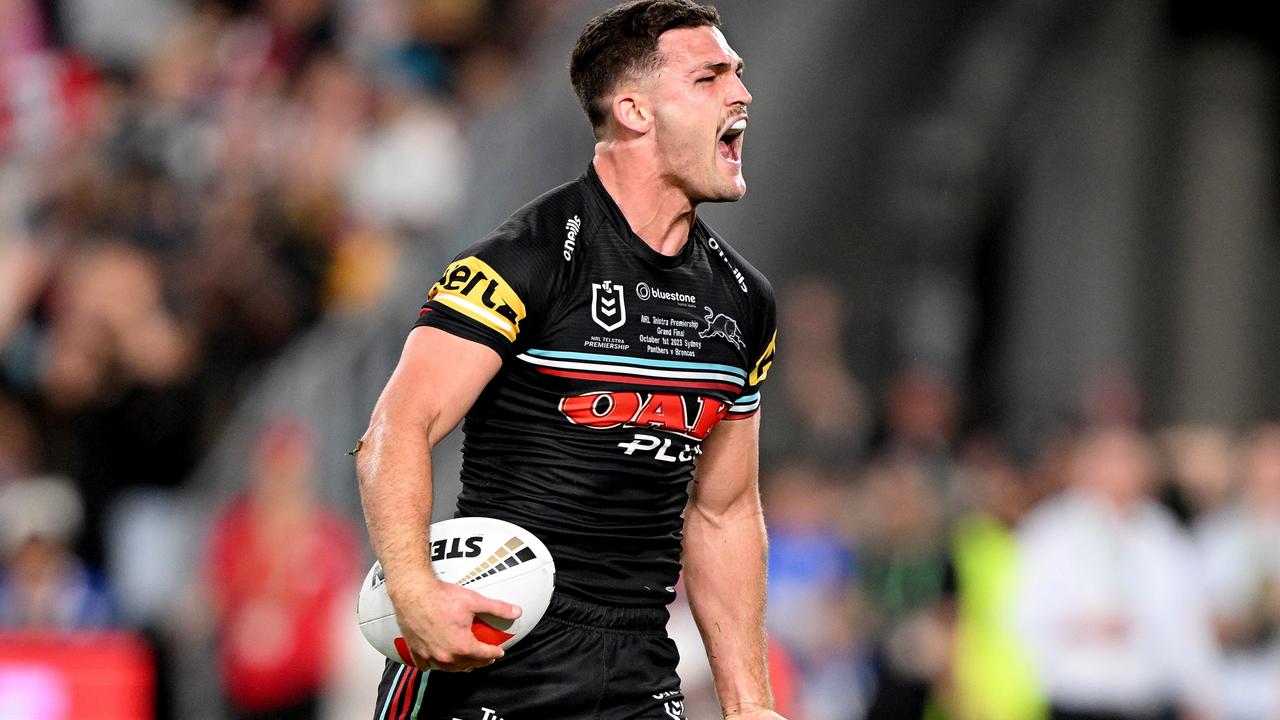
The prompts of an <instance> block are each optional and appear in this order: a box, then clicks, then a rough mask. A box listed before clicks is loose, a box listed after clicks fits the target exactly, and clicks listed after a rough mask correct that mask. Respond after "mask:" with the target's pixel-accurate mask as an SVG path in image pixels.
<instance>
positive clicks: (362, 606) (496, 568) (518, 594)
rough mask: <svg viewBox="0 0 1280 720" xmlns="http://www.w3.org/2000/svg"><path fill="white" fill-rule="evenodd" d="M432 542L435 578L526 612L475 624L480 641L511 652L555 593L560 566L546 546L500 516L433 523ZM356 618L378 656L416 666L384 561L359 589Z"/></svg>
mask: <svg viewBox="0 0 1280 720" xmlns="http://www.w3.org/2000/svg"><path fill="white" fill-rule="evenodd" d="M430 542H431V569H432V570H433V571H434V572H435V574H436V577H438V578H440V579H441V580H443V581H445V582H451V583H454V584H457V585H461V586H462V587H465V588H468V589H471V590H475V591H476V592H478V593H480V594H481V595H485V596H487V597H491V598H495V599H498V600H502V601H504V602H509V603H511V604H512V605H518V606H519V607H520V609H521V615H520V617H519V618H516V619H515V620H514V621H513V620H506V619H503V618H498V617H494V616H492V615H484V614H482V615H477V616H476V618H475V621H474V622H473V623H472V624H471V630H472V632H473V633H475V636H476V637H477V638H479V639H480V640H482V641H484V642H487V643H489V644H490V645H501V646H502V647H503V649H506V648H510V647H511V646H512V645H515V644H516V643H518V642H520V640H521V639H522V638H524V636H526V635H528V634H529V631H531V630H533V627H534V626H535V625H537V624H538V621H539V620H541V619H542V615H543V613H545V612H546V611H547V605H548V604H549V603H550V602H551V593H552V591H553V590H554V589H555V575H556V565H555V562H554V561H553V560H552V559H551V553H550V552H548V551H547V546H546V545H543V544H542V541H541V540H539V539H538V538H537V537H536V536H535V535H534V534H533V533H531V532H529V531H528V530H525V529H524V528H522V527H520V526H519V525H516V524H514V523H509V522H507V521H505V520H498V519H497V518H487V517H464V518H453V519H452V520H442V521H440V522H438V523H432V525H431V532H430ZM356 619H357V621H358V622H359V623H360V631H361V632H362V633H363V634H364V637H365V639H366V640H368V641H369V644H370V645H373V647H374V648H375V649H376V650H377V651H378V652H380V653H382V654H383V655H385V656H387V657H389V658H391V659H392V660H395V661H396V662H402V663H405V664H406V665H412V664H413V661H412V660H411V659H410V657H409V646H408V644H407V643H406V642H405V639H404V636H403V635H402V634H401V633H400V625H399V624H398V623H397V621H396V609H395V606H393V605H392V604H391V598H390V597H389V596H388V595H387V583H386V577H385V576H384V575H383V572H382V564H381V563H377V562H375V563H374V564H373V567H372V568H370V569H369V574H368V575H366V576H365V579H364V584H363V585H361V586H360V596H359V598H358V599H357V600H356Z"/></svg>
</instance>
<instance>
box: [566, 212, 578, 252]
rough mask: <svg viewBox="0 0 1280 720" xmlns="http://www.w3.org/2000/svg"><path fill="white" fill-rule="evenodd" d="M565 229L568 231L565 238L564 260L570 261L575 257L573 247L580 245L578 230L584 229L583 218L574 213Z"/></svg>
mask: <svg viewBox="0 0 1280 720" xmlns="http://www.w3.org/2000/svg"><path fill="white" fill-rule="evenodd" d="M564 229H565V230H566V231H567V232H568V234H567V235H565V239H564V260H565V262H569V261H570V260H572V259H573V249H574V248H576V247H577V246H578V231H579V230H581V229H582V218H580V217H578V216H577V215H574V216H573V217H571V218H569V219H568V220H567V221H566V222H565V224H564Z"/></svg>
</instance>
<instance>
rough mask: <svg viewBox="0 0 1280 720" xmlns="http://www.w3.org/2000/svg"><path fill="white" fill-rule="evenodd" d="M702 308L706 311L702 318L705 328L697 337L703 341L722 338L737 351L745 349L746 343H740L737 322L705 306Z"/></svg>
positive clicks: (740, 334)
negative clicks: (704, 321) (705, 324)
mask: <svg viewBox="0 0 1280 720" xmlns="http://www.w3.org/2000/svg"><path fill="white" fill-rule="evenodd" d="M702 307H703V309H705V310H706V311H707V314H706V316H705V317H704V318H703V320H706V322H707V326H706V327H705V328H702V329H701V330H699V331H698V337H700V338H703V339H707V338H713V337H722V338H724V339H725V340H728V341H729V344H730V345H733V346H734V347H736V348H738V349H739V350H745V349H746V347H747V346H746V343H744V342H742V331H740V330H738V321H737V320H734V319H733V318H731V317H729V316H728V315H725V314H724V313H718V312H716V311H714V310H712V309H711V308H709V307H707V306H706V305H703V306H702Z"/></svg>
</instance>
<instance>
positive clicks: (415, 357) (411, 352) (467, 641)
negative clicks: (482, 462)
mask: <svg viewBox="0 0 1280 720" xmlns="http://www.w3.org/2000/svg"><path fill="white" fill-rule="evenodd" d="M501 366H502V359H501V358H500V357H499V356H498V354H497V353H495V352H494V351H493V350H491V349H489V348H487V347H485V346H484V345H481V344H479V343H475V342H471V341H469V340H463V339H461V338H458V337H455V336H453V335H450V334H449V333H446V332H444V331H442V330H438V329H436V328H430V327H419V328H416V329H414V330H413V332H411V333H410V334H409V338H408V340H406V341H405V346H404V351H403V352H402V354H401V356H400V362H399V364H398V365H397V366H396V369H395V372H393V373H392V375H391V379H390V380H389V381H388V382H387V386H386V388H385V389H383V391H382V396H381V397H380V398H378V403H377V405H376V406H375V407H374V410H373V417H372V418H371V420H370V423H369V429H368V430H366V431H365V433H364V436H363V437H362V438H361V439H360V444H359V445H358V446H357V452H356V474H357V476H358V477H359V480H360V499H361V503H362V504H363V506H364V515H365V522H366V523H367V525H368V527H369V538H370V540H371V541H372V543H373V550H374V552H375V553H376V554H377V556H378V559H379V561H381V563H382V568H383V571H384V572H385V573H386V577H387V591H388V593H389V594H390V595H391V600H392V602H393V603H394V604H395V606H396V615H397V618H398V619H399V621H400V626H401V630H403V631H404V633H405V639H406V640H407V641H408V643H409V646H410V648H411V649H412V650H413V652H414V655H415V657H416V658H417V659H418V661H419V662H418V664H420V665H423V666H425V665H426V663H427V662H428V659H434V660H435V661H436V662H437V663H438V664H439V665H440V666H442V667H444V668H445V669H466V668H467V667H474V666H476V665H484V664H487V663H488V662H491V661H492V660H493V659H495V658H497V657H500V656H501V651H500V650H499V649H498V648H496V647H490V646H488V645H484V644H482V643H480V642H479V641H478V640H475V638H474V637H472V636H471V631H470V628H471V619H472V616H473V615H474V614H475V613H476V612H491V613H494V614H497V615H499V616H502V617H514V615H513V614H512V611H511V606H509V605H508V604H507V603H497V605H492V604H489V603H493V602H495V601H487V600H485V599H484V598H482V597H481V596H479V595H478V594H476V593H472V592H470V591H466V590H463V589H462V588H458V587H457V586H453V585H450V584H448V583H441V582H440V581H438V580H437V579H436V577H435V575H434V574H432V572H431V557H430V555H431V553H430V548H429V544H428V538H427V534H428V527H429V525H430V520H431V492H432V481H431V448H432V447H434V446H435V444H436V443H438V442H439V441H440V440H441V438H443V437H444V436H445V435H447V434H448V433H449V432H450V431H451V430H452V429H453V428H454V426H456V425H457V424H458V421H459V420H461V419H462V416H463V415H465V414H466V412H467V410H468V409H470V407H471V405H472V404H473V403H474V402H475V400H476V398H477V397H479V395H480V393H481V391H483V390H484V388H485V386H486V385H487V384H488V383H489V381H490V380H491V379H492V378H493V376H494V374H496V373H497V371H498V370H499V368H500V367H501ZM459 591H461V592H459ZM428 609H429V610H430V611H431V612H427V611H428Z"/></svg>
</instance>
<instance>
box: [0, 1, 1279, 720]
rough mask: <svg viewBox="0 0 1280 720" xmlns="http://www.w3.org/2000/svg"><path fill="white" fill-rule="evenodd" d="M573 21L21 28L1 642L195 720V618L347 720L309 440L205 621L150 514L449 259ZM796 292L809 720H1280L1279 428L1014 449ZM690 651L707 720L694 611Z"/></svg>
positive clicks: (10, 70) (1097, 422)
mask: <svg viewBox="0 0 1280 720" xmlns="http://www.w3.org/2000/svg"><path fill="white" fill-rule="evenodd" d="M553 4H554V3H553V2H552V0H542V1H540V2H533V1H529V0H525V1H517V0H193V1H190V2H187V1H182V2H180V1H179V0H127V1H125V0H0V631H5V630H8V631H12V630H16V629H44V630H50V629H61V630H68V629H106V628H127V629H132V630H134V631H137V632H140V633H144V634H145V635H146V636H147V637H148V638H149V641H150V643H151V647H152V652H153V653H154V658H155V660H154V662H155V670H156V672H157V673H158V677H157V689H158V692H157V701H156V702H157V704H156V712H157V714H158V716H160V717H174V716H182V715H181V713H180V712H179V711H178V708H180V707H181V706H182V704H181V702H180V701H179V700H177V699H175V698H174V695H180V694H181V690H180V689H177V688H180V686H181V684H182V683H183V682H184V681H186V680H188V679H189V678H184V677H180V675H181V673H182V666H183V663H182V662H180V661H179V659H178V658H175V657H174V656H173V655H174V654H175V653H176V652H178V650H177V649H175V644H174V639H173V638H172V636H171V634H170V632H169V630H167V629H166V628H165V627H162V625H163V624H164V622H165V620H164V619H163V618H166V617H170V616H172V615H175V614H176V615H177V616H179V617H180V624H181V625H182V627H183V628H184V629H185V630H184V632H186V633H187V634H188V635H189V636H192V637H196V638H200V637H203V638H207V639H208V643H209V645H210V656H211V657H212V658H214V659H215V664H216V667H217V672H216V673H214V674H213V675H214V676H215V677H214V679H213V682H214V683H215V685H216V688H217V691H218V693H219V694H220V696H221V703H222V705H223V706H225V709H226V713H227V714H228V715H230V716H234V717H239V718H266V717H270V718H289V717H296V718H311V717H318V716H321V715H323V713H324V710H323V706H324V705H325V704H326V700H325V698H326V696H327V695H329V694H332V693H333V692H334V688H335V687H336V686H337V681H336V680H335V668H338V672H337V674H338V675H343V674H345V675H350V672H349V667H344V665H343V663H344V661H347V660H348V659H349V655H344V653H346V652H348V651H347V650H344V649H343V648H342V647H341V642H340V641H339V639H337V638H335V636H336V635H342V633H341V632H337V631H335V630H334V628H337V627H342V628H345V629H346V630H347V631H350V630H351V629H352V628H351V626H352V623H351V621H350V612H349V611H350V608H349V607H348V606H347V603H348V601H349V600H350V597H349V596H350V594H351V588H352V587H354V583H355V582H356V578H357V573H359V572H360V570H361V569H362V568H363V567H364V565H365V561H366V560H367V559H368V558H367V556H364V555H363V553H366V552H367V549H366V548H365V545H364V542H363V540H362V538H361V536H362V532H363V531H362V529H361V528H360V525H359V521H358V518H356V517H352V515H351V514H350V513H344V512H338V511H335V510H334V509H331V508H327V507H325V506H324V505H323V504H321V503H320V502H319V501H317V500H316V499H315V493H314V488H312V487H311V485H312V478H313V475H314V471H313V468H314V463H316V462H318V459H317V457H316V453H315V443H316V441H315V437H314V432H315V428H314V426H311V425H309V424H308V423H309V422H310V420H309V419H299V418H291V417H280V418H274V419H272V420H270V421H268V423H267V424H266V425H265V426H263V427H262V428H261V429H260V432H258V433H257V434H256V437H257V441H256V443H255V445H254V447H251V448H246V452H247V453H250V454H251V456H252V459H253V460H252V463H251V465H252V470H251V472H250V474H249V477H247V478H246V482H245V487H244V488H243V491H242V492H241V493H239V494H238V495H237V497H235V498H234V499H233V500H231V501H230V502H229V503H228V504H226V505H225V506H223V507H219V508H206V509H205V510H206V511H207V512H206V514H211V515H212V517H211V519H209V520H208V521H207V522H204V523H201V524H200V525H198V527H202V528H203V527H204V526H205V525H207V529H205V530H202V540H201V541H200V552H199V556H198V559H197V561H196V564H197V565H198V570H196V571H194V572H193V573H191V574H192V575H193V576H195V580H196V586H197V587H196V588H195V589H193V590H191V589H189V590H186V591H184V590H183V589H182V588H172V587H166V585H165V584H166V583H167V582H168V583H171V582H173V581H172V580H171V579H170V578H169V577H168V575H170V574H173V573H166V572H165V571H164V568H165V567H169V566H170V565H168V563H178V562H181V560H180V559H174V558H173V557H172V556H171V555H166V552H170V551H171V549H170V548H169V547H168V546H167V544H166V541H165V538H172V537H175V536H176V535H180V534H182V533H183V532H189V531H190V527H192V526H191V525H187V524H185V523H187V522H188V521H187V519H186V518H185V517H183V516H179V515H175V514H174V512H173V511H172V510H173V506H171V505H163V504H162V505H159V506H152V505H148V504H147V502H146V501H145V500H143V501H139V500H138V497H139V496H137V495H132V494H130V492H129V491H131V490H137V489H170V490H171V489H175V488H177V489H181V486H182V484H183V483H184V482H185V481H186V479H187V478H188V476H189V474H190V471H191V469H192V467H193V466H194V464H195V463H196V461H197V460H198V459H199V458H200V457H201V456H202V455H203V453H204V452H205V451H207V450H208V447H209V443H210V442H211V441H212V439H213V438H214V437H216V435H217V432H218V430H219V428H221V427H222V425H223V423H224V422H225V421H226V418H227V415H228V413H229V412H230V410H231V408H232V406H233V404H234V402H235V401H236V398H237V397H239V396H240V394H241V393H242V391H243V389H244V387H245V385H246V383H247V382H248V381H249V379H251V378H252V377H253V376H254V373H255V372H256V371H258V370H259V369H260V368H262V367H263V366H264V364H265V363H266V362H267V361H269V360H270V359H271V358H273V357H275V356H276V355H277V354H278V353H279V352H280V351H281V350H282V349H283V348H284V347H285V346H286V345H287V344H288V343H289V342H290V340H292V339H294V338H295V337H297V336H298V335H299V334H300V333H302V332H304V331H305V330H306V329H307V328H308V327H309V326H310V325H312V324H313V323H315V322H316V321H317V320H318V319H320V318H323V317H325V316H329V315H335V314H357V313H360V312H362V311H365V310H368V309H369V308H371V307H372V306H373V305H374V304H375V303H376V302H377V301H378V299H379V298H380V297H381V295H382V293H383V291H384V290H385V289H386V288H387V287H388V284H389V283H390V282H391V279H392V272H393V269H394V268H395V267H396V260H397V257H398V256H399V255H400V253H401V252H402V251H403V249H404V248H405V247H406V243H432V242H440V239H439V238H440V236H441V235H443V234H444V233H445V232H446V230H447V228H448V226H449V225H450V224H451V223H452V222H455V221H456V219H457V218H456V213H457V211H458V208H459V203H460V201H461V199H462V188H463V187H464V186H465V185H466V178H467V176H468V163H469V153H468V149H467V133H466V127H467V118H468V117H470V116H471V115H472V114H474V113H477V112H479V111H481V110H483V109H484V108H485V107H487V106H490V105H491V104H493V103H496V102H498V101H500V100H501V99H502V98H503V96H504V93H505V92H506V90H507V88H506V83H507V82H509V78H510V77H511V75H512V73H511V72H509V69H510V68H511V66H512V64H513V63H516V62H518V58H519V57H520V53H521V51H522V50H523V48H524V45H525V42H526V40H527V39H528V37H529V35H530V33H531V32H532V30H533V29H534V28H536V27H537V24H538V21H539V19H540V18H543V17H544V16H545V15H546V14H547V12H548V11H549V10H550V9H551V6H552V5H553ZM778 287H779V298H780V302H781V307H780V313H781V326H782V328H783V333H784V335H785V337H784V352H783V353H781V354H780V355H779V359H778V362H777V365H776V366H775V369H774V370H773V371H772V377H771V379H770V382H769V385H768V388H767V390H766V396H767V400H766V407H765V410H764V413H763V422H764V431H763V432H764V435H763V443H764V448H763V456H764V457H763V460H764V472H763V477H762V492H763V495H764V502H765V510H766V518H767V522H768V525H769V530H770V540H771V543H770V570H769V572H770V578H769V583H770V602H769V617H768V621H769V629H770V632H771V645H770V656H771V658H773V668H774V674H775V688H776V689H777V691H778V696H779V702H780V705H781V706H783V707H784V708H785V710H786V712H787V713H788V717H790V718H791V720H855V719H859V718H873V719H879V718H891V719H912V718H931V719H941V718H950V719H952V720H1022V719H1025V720H1039V719H1041V718H1049V717H1054V718H1066V719H1070V718H1135V719H1137V718H1150V719H1153V720H1154V719H1155V718H1170V719H1172V718H1181V719H1187V720H1191V719H1204V720H1215V719H1220V720H1251V719H1252V720H1265V719H1267V718H1277V717H1280V422H1260V423H1256V424H1253V425H1251V426H1247V427H1240V428H1226V427H1217V426H1192V425H1189V426H1179V427H1168V428H1153V427H1151V426H1150V425H1149V423H1148V422H1147V419H1146V418H1145V417H1144V413H1143V409H1142V403H1141V396H1140V393H1139V392H1138V390H1137V389H1136V385H1135V384H1133V383H1131V382H1128V381H1126V380H1125V379H1124V378H1122V377H1114V376H1111V377H1106V378H1102V379H1100V380H1099V381H1098V382H1096V383H1093V384H1091V385H1090V386H1089V387H1088V388H1086V389H1085V390H1084V391H1082V393H1081V401H1080V403H1079V408H1078V410H1077V412H1075V413H1074V414H1073V415H1072V416H1071V417H1066V418H1063V421H1062V423H1061V426H1060V427H1059V428H1056V429H1054V430H1052V431H1050V432H1046V433H1044V434H1043V437H1042V438H1041V439H1040V440H1039V442H1038V443H1036V444H1035V445H1034V446H1033V447H1030V448H1026V447H1012V446H1010V445H1009V444H1008V443H1007V442H1005V439H1004V437H1005V436H1004V435H1003V434H1002V432H1001V430H1002V428H999V427H975V426H973V423H972V422H971V421H970V420H969V419H968V416H969V415H971V414H972V413H971V412H969V409H968V408H967V402H968V401H969V400H970V398H966V396H965V391H966V385H965V379H964V378H955V377H948V376H946V375H945V374H942V373H940V372H938V371H936V370H935V369H933V368H930V367H928V366H926V365H919V364H912V363H905V364H903V365H901V366H900V367H899V368H897V369H896V370H895V371H894V372H893V373H891V374H890V375H889V377H888V379H887V380H885V381H884V382H882V383H876V384H875V385H871V384H868V383H864V382H862V381H861V380H860V379H859V378H857V377H856V376H855V375H854V373H853V372H852V371H851V369H850V367H849V366H848V362H847V359H846V353H845V350H844V348H845V346H846V343H847V342H848V341H849V339H848V338H846V337H845V336H844V335H843V329H844V327H845V326H846V318H845V317H844V315H843V311H842V308H844V307H845V306H846V305H845V303H844V302H843V298H842V295H841V292H840V290H839V288H838V287H836V286H835V285H833V284H831V283H829V282H826V281H824V280H822V279H819V278H809V279H791V280H789V281H783V280H782V279H779V282H778ZM412 311H413V309H407V312H412ZM122 508H123V509H122ZM346 510H349V509H346ZM121 513H126V514H125V515H122V514H121ZM120 517H128V518H130V520H129V521H128V522H125V521H121V520H119V518H120ZM113 518H114V519H113ZM166 528H167V529H166ZM286 539H287V540H286ZM286 550H287V551H286ZM113 557H127V558H133V559H134V560H135V562H134V563H133V564H132V565H128V566H119V565H113V564H112V563H111V562H110V560H111V558H113ZM148 566H150V567H148ZM157 598H167V599H169V600H172V604H173V605H176V606H180V607H178V608H177V609H176V610H175V609H174V608H173V607H160V608H158V607H155V605H156V604H157V603H158V602H159V601H158V600H157ZM672 632H673V634H675V635H676V636H677V639H678V640H679V641H680V642H681V643H682V646H683V647H685V648H686V652H685V655H686V661H687V664H686V665H685V666H682V669H681V672H682V675H683V676H684V678H685V684H686V687H685V689H686V692H687V694H688V695H689V708H690V717H692V718H702V717H709V716H711V715H710V713H714V712H715V709H714V700H713V695H712V690H711V687H710V679H709V676H708V675H707V673H706V671H705V667H703V666H700V665H699V664H698V663H697V662H696V661H695V660H696V652H691V651H689V649H688V648H690V647H693V646H696V643H697V633H696V630H694V629H693V628H692V626H691V625H690V624H689V620H688V616H687V613H679V612H678V613H677V614H676V617H675V620H674V621H673V626H672ZM343 637H345V636H343ZM189 641H190V638H188V644H186V645H180V647H182V648H189V647H190V646H191V645H190V642H189ZM365 650H366V651H367V650H368V649H367V648H365ZM374 677H375V678H376V671H375V675H374ZM282 679H287V682H285V681H282ZM374 682H376V679H375V680H374ZM7 687H8V686H6V685H5V682H4V677H3V671H2V669H0V706H4V707H15V705H13V703H16V702H19V700H18V699H15V698H16V696H14V697H8V696H5V693H6V692H9V690H6V688H7ZM371 687H372V686H369V687H366V688H365V690H366V691H367V692H368V693H369V695H368V697H362V698H358V699H357V700H356V701H354V703H353V705H352V706H351V707H355V708H361V710H360V712H363V708H364V707H365V705H363V704H361V703H371V702H372V690H371ZM10 689H11V688H10ZM5 702H8V703H10V704H9V705H4V703H5ZM335 716H342V715H341V714H340V713H338V714H336V715H335Z"/></svg>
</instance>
